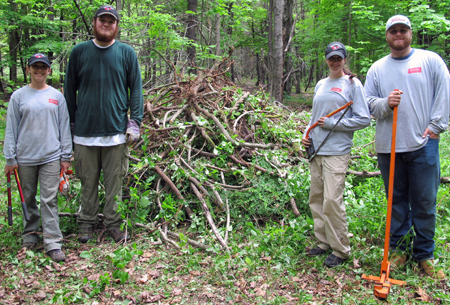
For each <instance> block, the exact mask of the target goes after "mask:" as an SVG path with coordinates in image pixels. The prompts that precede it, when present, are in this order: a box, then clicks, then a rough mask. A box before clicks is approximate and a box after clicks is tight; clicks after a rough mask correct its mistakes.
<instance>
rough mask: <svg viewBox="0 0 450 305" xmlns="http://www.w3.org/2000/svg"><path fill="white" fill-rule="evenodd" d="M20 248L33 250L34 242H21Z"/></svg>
mask: <svg viewBox="0 0 450 305" xmlns="http://www.w3.org/2000/svg"><path fill="white" fill-rule="evenodd" d="M22 248H25V249H27V250H33V249H34V248H36V244H35V243H33V242H30V241H27V242H24V243H23V244H22Z"/></svg>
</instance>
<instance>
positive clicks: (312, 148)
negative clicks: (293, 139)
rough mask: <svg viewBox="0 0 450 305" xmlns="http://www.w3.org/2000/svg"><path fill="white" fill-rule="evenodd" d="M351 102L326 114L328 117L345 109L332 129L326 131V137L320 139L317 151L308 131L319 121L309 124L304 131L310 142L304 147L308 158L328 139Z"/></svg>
mask: <svg viewBox="0 0 450 305" xmlns="http://www.w3.org/2000/svg"><path fill="white" fill-rule="evenodd" d="M352 104H353V101H350V102H348V103H347V104H345V105H344V106H342V107H340V108H338V109H336V110H334V111H333V112H330V113H329V114H327V115H326V116H325V117H327V118H329V117H331V116H333V115H335V114H337V113H338V112H340V111H342V110H344V109H346V111H345V112H344V113H343V114H342V116H341V117H340V118H339V120H338V121H337V123H336V124H335V125H334V127H333V129H332V130H331V131H330V132H329V133H328V135H327V137H326V138H325V139H324V140H323V141H322V144H321V145H320V146H319V148H318V149H317V151H316V150H315V149H314V144H313V140H312V138H310V137H309V133H310V132H311V130H313V129H314V128H316V127H317V126H318V123H319V121H317V122H315V123H314V124H312V125H311V127H309V128H308V130H307V131H306V134H305V138H306V139H307V140H309V141H310V142H311V144H310V145H309V146H308V147H306V154H307V155H308V159H309V160H310V161H311V160H312V159H313V158H314V156H315V155H316V154H317V153H318V152H319V149H320V147H322V145H323V144H324V143H325V141H326V140H327V139H328V136H329V135H330V134H331V133H332V132H333V130H334V128H335V127H336V125H337V124H338V123H339V121H340V120H341V119H342V117H343V116H344V115H345V113H346V112H347V110H348V107H349V106H351V105H352Z"/></svg>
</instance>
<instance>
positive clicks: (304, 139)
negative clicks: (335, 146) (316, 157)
mask: <svg viewBox="0 0 450 305" xmlns="http://www.w3.org/2000/svg"><path fill="white" fill-rule="evenodd" d="M302 145H303V147H309V146H310V145H311V141H310V140H309V139H306V138H302Z"/></svg>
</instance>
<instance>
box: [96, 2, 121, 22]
mask: <svg viewBox="0 0 450 305" xmlns="http://www.w3.org/2000/svg"><path fill="white" fill-rule="evenodd" d="M102 15H111V16H113V17H114V18H116V20H117V21H119V13H117V11H116V9H115V8H114V7H112V6H111V5H109V4H106V5H102V6H100V8H99V9H98V10H97V12H96V13H95V16H94V17H95V18H97V17H98V16H102Z"/></svg>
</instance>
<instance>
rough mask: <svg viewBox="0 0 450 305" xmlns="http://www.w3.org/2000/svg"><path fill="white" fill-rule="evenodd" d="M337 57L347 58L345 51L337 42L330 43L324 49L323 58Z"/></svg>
mask: <svg viewBox="0 0 450 305" xmlns="http://www.w3.org/2000/svg"><path fill="white" fill-rule="evenodd" d="M334 55H338V56H340V57H342V58H347V49H346V48H345V46H344V45H343V44H342V43H340V42H339V41H335V42H332V43H330V44H329V45H328V46H327V48H326V49H325V58H326V59H329V58H330V57H331V56H334Z"/></svg>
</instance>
